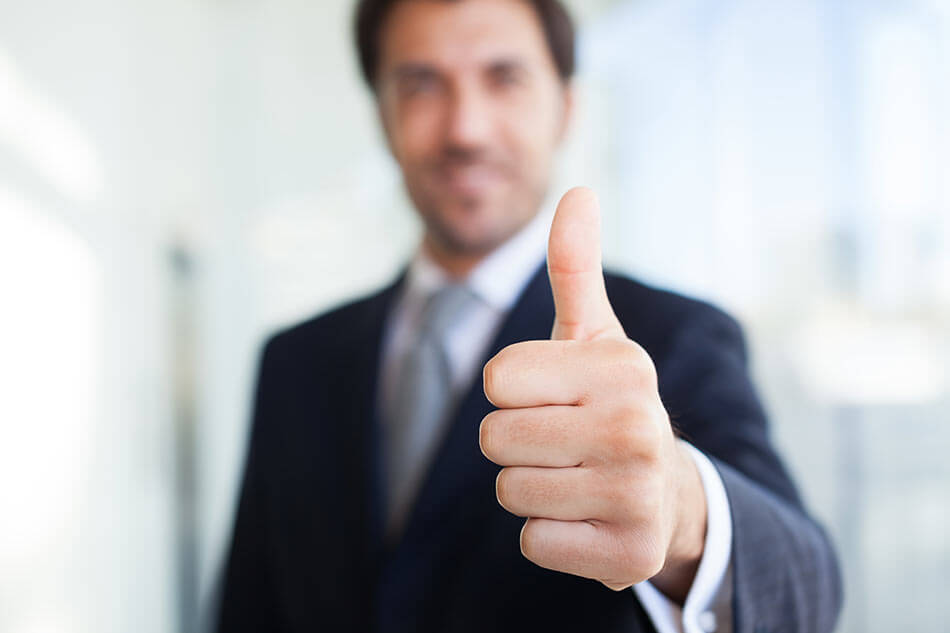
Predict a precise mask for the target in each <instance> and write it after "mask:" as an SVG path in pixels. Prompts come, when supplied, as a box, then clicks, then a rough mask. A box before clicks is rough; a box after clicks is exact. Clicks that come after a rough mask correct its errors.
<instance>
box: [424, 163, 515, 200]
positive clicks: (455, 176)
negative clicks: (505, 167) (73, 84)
mask: <svg viewBox="0 0 950 633" xmlns="http://www.w3.org/2000/svg"><path fill="white" fill-rule="evenodd" d="M438 179H439V182H440V183H441V185H442V186H443V187H444V188H445V189H447V190H448V191H449V192H450V193H452V194H454V195H460V196H466V197H474V196H480V195H483V194H485V193H486V192H488V191H489V190H491V189H493V188H495V187H498V186H499V185H500V184H501V183H502V182H503V180H504V175H503V173H502V171H501V170H500V169H499V168H497V167H495V166H492V165H488V164H485V163H468V164H462V165H459V164H455V165H445V166H443V167H442V168H441V169H439V170H438Z"/></svg>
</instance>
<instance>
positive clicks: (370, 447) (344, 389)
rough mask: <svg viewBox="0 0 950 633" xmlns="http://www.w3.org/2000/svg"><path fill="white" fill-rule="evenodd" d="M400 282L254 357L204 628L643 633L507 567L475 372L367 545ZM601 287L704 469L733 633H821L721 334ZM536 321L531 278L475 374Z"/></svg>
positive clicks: (827, 602)
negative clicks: (385, 368) (241, 457)
mask: <svg viewBox="0 0 950 633" xmlns="http://www.w3.org/2000/svg"><path fill="white" fill-rule="evenodd" d="M403 278H404V275H403V276H400V278H399V279H397V280H396V282H395V283H393V284H391V285H390V286H389V287H387V288H385V289H383V290H382V291H380V292H378V293H376V294H374V295H372V296H370V297H368V298H364V299H362V300H358V301H355V302H353V303H350V304H348V305H345V306H343V307H341V308H338V309H336V310H334V311H332V312H330V313H328V314H325V315H322V316H320V317H317V318H314V319H312V320H310V321H307V322H305V323H303V324H301V325H298V326H296V327H293V328H291V329H288V330H286V331H284V332H281V333H279V334H277V335H276V336H274V337H273V338H272V339H271V340H270V341H269V342H268V343H267V345H266V346H265V348H264V352H263V357H262V360H261V364H260V373H259V379H258V385H257V392H256V402H255V407H254V414H253V416H254V417H253V424H252V431H251V439H250V445H249V451H248V457H247V464H246V468H245V472H244V479H243V484H242V488H241V493H240V502H239V506H238V511H237V519H236V525H235V529H234V535H233V541H232V543H231V548H230V553H229V555H228V557H227V560H226V565H225V571H224V574H223V586H222V590H221V602H220V610H219V618H218V630H219V631H220V632H222V633H236V632H243V631H275V632H284V631H286V632H288V633H289V632H294V633H298V632H300V633H302V632H304V631H308V632H311V631H380V632H387V633H389V632H397V631H398V632H402V631H405V632H407V633H408V632H425V631H433V632H435V631H440V632H459V633H461V632H464V631H472V632H476V631H478V632H489V631H512V632H518V633H524V632H526V631H604V632H607V631H610V632H616V633H636V632H639V631H652V630H653V626H652V624H651V622H650V620H649V618H648V617H647V616H646V613H645V612H644V610H643V608H642V606H641V605H640V604H639V602H638V600H637V598H636V594H635V593H634V592H633V591H631V590H626V591H621V592H614V591H611V590H610V589H608V588H606V587H604V586H603V585H602V584H600V583H599V582H596V581H593V580H588V579H584V578H579V577H576V576H571V575H569V574H563V573H558V572H554V571H550V570H545V569H542V568H540V567H537V566H535V565H534V564H533V563H531V562H529V561H528V560H526V559H525V558H523V557H522V555H521V552H520V549H519V532H520V530H521V526H522V524H523V522H524V520H523V519H521V518H518V517H515V516H513V515H511V514H509V513H508V512H506V511H505V510H503V509H502V508H501V507H500V506H499V505H498V503H497V501H496V499H495V486H494V484H495V476H496V474H497V472H498V470H499V467H498V466H496V465H494V464H492V463H491V462H489V461H488V460H487V459H485V457H484V456H483V455H482V454H481V452H480V450H479V446H478V427H479V423H480V422H481V419H482V417H483V416H484V415H485V414H487V413H488V412H489V411H490V410H491V405H490V404H489V403H488V401H487V400H486V399H485V396H484V393H483V392H482V384H481V380H480V376H479V379H478V380H476V381H475V383H474V384H472V385H471V388H470V389H469V392H468V394H467V395H466V396H465V397H463V398H462V401H461V403H460V405H459V407H458V410H457V411H456V414H455V416H454V420H453V424H452V427H451V429H450V431H449V432H448V433H447V437H446V439H445V441H444V443H443V444H442V446H441V447H440V450H439V452H438V455H437V456H436V458H435V460H434V463H433V465H432V467H431V469H430V471H429V472H428V475H427V478H426V480H425V482H424V484H423V486H422V490H421V492H420V493H419V497H418V500H417V502H416V504H415V507H414V510H413V512H412V514H411V516H410V518H409V521H408V526H407V528H406V532H405V536H404V537H403V539H402V541H401V542H400V543H399V544H398V545H397V546H395V547H394V548H393V549H392V550H391V551H387V550H386V548H384V547H383V545H382V526H383V517H384V516H385V515H384V512H385V508H384V503H385V499H384V498H383V493H382V491H383V490H384V489H385V487H384V486H383V482H382V481H381V468H380V455H381V454H382V453H381V450H380V448H381V447H380V446H379V437H380V433H379V426H378V415H377V411H376V404H375V403H376V393H377V388H376V387H377V373H378V366H379V362H378V361H379V355H380V339H381V334H382V332H383V327H384V321H385V319H386V317H387V314H388V313H389V310H390V308H391V305H392V303H393V299H394V297H395V296H396V295H397V293H398V290H399V286H400V284H401V283H402V280H403ZM606 280H607V292H608V295H609V297H610V302H611V305H612V306H613V307H614V311H615V312H616V314H617V316H618V317H619V319H620V322H621V323H622V324H623V326H624V328H625V330H626V332H627V335H628V336H629V337H630V338H631V339H633V340H635V341H637V342H638V343H640V344H641V345H642V346H643V347H644V348H645V349H646V350H647V351H648V352H649V353H650V355H651V357H652V358H653V360H654V363H655V364H656V367H657V371H658V375H659V386H660V395H661V397H662V399H663V401H664V403H665V405H666V407H667V410H668V411H669V413H670V417H671V419H672V421H673V424H674V426H675V427H676V428H677V430H678V432H679V433H680V434H681V435H682V436H684V437H685V438H686V439H688V440H689V441H690V442H691V443H692V444H693V445H695V446H696V447H698V448H699V449H701V450H702V451H704V452H705V453H706V454H707V455H708V456H710V457H711V459H712V461H713V463H714V464H715V465H716V467H717V468H718V470H719V473H720V475H721V477H722V480H723V482H724V484H725V488H726V491H727V495H728V497H729V504H730V509H731V513H732V520H733V539H734V540H733V554H732V564H733V569H734V604H733V607H734V617H735V623H736V630H737V631H743V632H750V633H752V632H755V633H759V632H764V631H775V632H777V631H815V632H818V631H830V630H831V629H832V628H833V626H834V623H835V620H836V618H837V614H838V611H839V608H840V602H841V595H842V592H841V585H840V579H839V572H838V567H837V562H836V559H835V555H834V552H833V550H832V547H831V545H830V544H829V541H828V539H827V537H826V535H825V533H824V532H823V531H822V529H821V528H820V527H819V526H818V525H817V524H816V523H815V522H814V521H813V520H812V519H811V518H810V517H809V516H808V514H807V513H806V511H805V510H804V509H803V507H802V504H801V501H800V499H799V496H798V494H797V492H796V490H795V487H794V486H793V484H792V482H791V480H790V479H789V476H788V474H787V473H786V471H785V469H784V468H783V466H782V464H781V462H780V460H779V458H778V457H777V455H776V454H775V452H774V450H773V448H772V446H771V444H770V441H769V438H768V434H767V424H766V417H765V414H764V412H763V409H762V406H761V405H760V403H759V399H758V398H757V396H756V394H755V391H754V389H753V387H752V385H751V383H750V380H749V376H748V372H747V367H746V352H745V348H744V342H743V338H742V334H741V332H740V329H739V327H738V325H737V324H736V322H735V321H734V320H733V319H732V318H730V317H729V316H727V315H726V314H724V313H723V312H721V311H719V310H718V309H716V308H714V307H712V306H710V305H708V304H705V303H702V302H699V301H695V300H692V299H687V298H685V297H682V296H678V295H675V294H672V293H669V292H664V291H660V290H656V289H653V288H649V287H647V286H644V285H642V284H640V283H637V282H635V281H632V280H630V279H627V278H623V277H620V276H615V275H610V274H608V275H607V276H606ZM553 317H554V305H553V302H552V298H551V290H550V287H549V285H548V280H547V276H546V272H545V268H544V267H543V266H542V267H540V268H539V269H538V271H537V273H536V274H535V275H534V277H533V278H532V280H531V282H530V283H529V284H528V286H527V288H526V290H525V291H524V293H523V294H522V296H521V297H520V299H519V301H518V302H517V304H516V305H515V307H514V308H513V309H512V311H511V312H510V313H509V315H508V317H507V319H506V320H505V323H504V325H503V326H502V327H501V330H500V332H499V334H498V335H497V337H496V339H495V341H494V342H493V343H492V344H491V346H490V348H489V349H487V350H485V360H486V361H487V360H488V359H489V358H490V357H491V356H493V355H494V354H495V353H497V352H498V351H499V350H500V349H502V348H503V347H505V346H506V345H509V344H511V343H514V342H517V341H522V340H528V339H546V338H548V337H549V336H550V332H551V325H552V322H553Z"/></svg>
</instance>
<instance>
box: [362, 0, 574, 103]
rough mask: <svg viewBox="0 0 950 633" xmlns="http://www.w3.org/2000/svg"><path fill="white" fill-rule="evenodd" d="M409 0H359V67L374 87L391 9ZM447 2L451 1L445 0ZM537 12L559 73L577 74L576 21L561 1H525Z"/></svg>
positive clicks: (565, 76) (562, 74)
mask: <svg viewBox="0 0 950 633" xmlns="http://www.w3.org/2000/svg"><path fill="white" fill-rule="evenodd" d="M406 1H407V0H359V1H358V2H357V4H356V12H355V20H354V26H355V29H356V47H357V52H358V54H359V61H360V70H361V71H362V73H363V79H364V80H366V83H367V84H368V85H369V87H370V88H373V89H375V84H376V71H377V70H378V66H379V36H380V33H381V31H382V28H383V24H384V23H385V21H386V17H387V16H388V14H389V11H390V9H392V8H393V6H395V5H396V4H397V3H398V2H406ZM446 1H448V0H446ZM526 1H527V2H528V4H530V5H531V6H532V7H533V8H534V10H535V12H536V13H537V15H538V19H540V21H541V28H542V30H543V31H544V39H545V40H546V41H547V44H548V48H549V49H550V51H551V57H552V58H553V59H554V65H555V67H556V68H557V72H558V75H560V77H561V79H562V80H564V81H566V80H568V79H570V78H571V76H572V75H573V74H574V23H573V22H572V21H571V16H570V15H569V14H568V13H567V10H566V9H565V8H564V6H563V5H562V4H561V3H560V2H559V1H558V0H526Z"/></svg>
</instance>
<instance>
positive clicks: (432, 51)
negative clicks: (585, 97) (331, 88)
mask: <svg viewBox="0 0 950 633" xmlns="http://www.w3.org/2000/svg"><path fill="white" fill-rule="evenodd" d="M499 58H505V59H517V60H519V61H521V62H523V63H525V64H539V65H548V66H550V68H551V70H552V71H554V66H553V60H552V59H551V56H550V53H549V52H548V50H547V44H546V42H545V40H544V33H543V31H542V28H541V23H540V20H539V19H538V16H537V14H536V12H535V10H534V8H533V7H532V6H531V5H530V4H529V3H528V2H524V1H520V0H457V1H448V0H404V1H403V2H397V3H396V4H395V6H393V8H392V9H391V10H390V13H389V15H388V16H387V18H386V21H385V23H384V25H383V29H382V32H381V33H380V60H379V61H380V69H381V71H382V72H383V73H385V72H386V71H387V70H388V69H391V68H393V67H395V66H398V65H400V64H405V63H420V64H430V65H434V66H437V67H439V68H441V69H442V70H448V71H451V70H465V69H471V68H478V67H481V66H483V65H485V64H488V63H491V62H493V61H496V60H498V59H499Z"/></svg>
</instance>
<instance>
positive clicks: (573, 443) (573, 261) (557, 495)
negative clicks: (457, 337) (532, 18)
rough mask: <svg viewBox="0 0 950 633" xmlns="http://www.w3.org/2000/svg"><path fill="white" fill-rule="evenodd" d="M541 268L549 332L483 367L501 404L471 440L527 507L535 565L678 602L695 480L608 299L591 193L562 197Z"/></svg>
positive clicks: (696, 521) (514, 508)
mask: <svg viewBox="0 0 950 633" xmlns="http://www.w3.org/2000/svg"><path fill="white" fill-rule="evenodd" d="M548 275H549V277H550V281H551V290H552V292H553V294H554V303H555V309H556V317H555V320H554V329H553V331H552V334H551V340H550V341H526V342H523V343H516V344H514V345H509V346H508V347H506V348H505V349H503V350H501V352H499V353H498V354H497V355H496V356H495V357H494V358H492V359H491V360H490V361H489V362H488V363H487V364H486V365H485V370H484V384H485V395H486V396H487V397H488V400H489V401H490V402H491V403H492V404H494V405H495V406H496V407H498V410H496V411H493V412H491V413H489V414H488V415H487V416H485V418H484V420H482V423H481V427H480V429H479V443H480V445H481V449H482V452H483V453H484V454H485V456H486V457H487V458H488V459H490V460H491V461H493V462H495V463H496V464H498V465H500V466H503V467H504V468H502V470H501V472H499V474H498V478H497V480H496V492H497V496H498V502H499V503H500V504H501V505H502V507H504V508H505V509H506V510H508V511H509V512H512V513H514V514H516V515H518V516H523V517H528V519H527V521H526V522H525V524H524V528H523V529H522V530H521V551H522V553H523V554H524V556H525V557H527V558H528V559H529V560H531V561H533V562H534V563H536V564H538V565H540V566H542V567H546V568H549V569H554V570H558V571H563V572H567V573H570V574H576V575H578V576H583V577H586V578H592V579H596V580H599V581H600V582H602V583H603V584H604V585H606V586H607V587H609V588H611V589H614V590H621V589H625V588H627V587H630V586H631V585H633V584H635V583H637V582H640V581H642V580H646V579H651V582H652V583H653V584H654V585H655V586H656V587H657V588H658V589H660V590H661V591H663V592H664V593H665V594H666V595H667V596H669V597H670V598H671V599H673V600H676V601H678V602H680V603H682V602H683V600H684V599H685V596H686V594H687V593H688V591H689V587H690V585H691V583H692V580H693V577H694V576H695V573H696V568H697V566H698V564H699V560H700V558H701V556H702V552H703V543H704V537H705V530H706V502H705V496H704V493H703V488H702V482H701V480H700V478H699V473H698V471H697V470H696V467H695V465H694V463H693V461H692V458H691V457H690V455H689V454H688V452H687V450H688V449H687V448H686V447H685V446H684V445H683V444H682V443H681V442H679V441H678V440H676V438H675V437H674V434H673V430H672V428H671V426H670V421H669V417H668V415H667V413H666V410H665V409H664V407H663V404H662V403H661V401H660V396H659V393H658V391H657V377H656V370H655V368H654V366H653V362H652V360H651V359H650V357H649V355H648V354H647V353H646V352H645V351H644V350H643V348H642V347H640V346H639V345H637V344H636V343H635V342H634V341H631V340H630V339H628V338H627V337H626V335H625V333H624V330H623V327H622V326H621V325H620V322H619V321H618V320H617V317H616V316H615V315H614V312H613V309H612V308H611V306H610V302H609V301H608V300H607V292H606V289H605V288H604V277H603V271H602V269H601V253H600V212H599V209H598V205H597V199H596V197H595V196H594V194H593V192H592V191H590V190H588V189H582V188H577V189H572V190H570V191H568V192H567V194H565V195H564V197H563V198H562V199H561V202H560V203H559V204H558V208H557V213H556V214H555V217H554V222H553V224H552V226H551V237H550V241H549V243H548Z"/></svg>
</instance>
